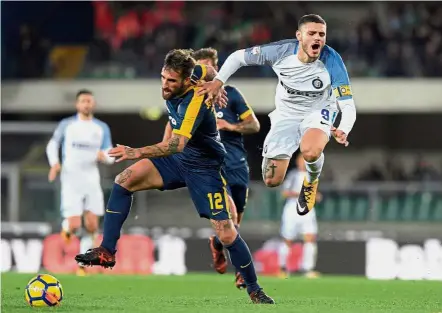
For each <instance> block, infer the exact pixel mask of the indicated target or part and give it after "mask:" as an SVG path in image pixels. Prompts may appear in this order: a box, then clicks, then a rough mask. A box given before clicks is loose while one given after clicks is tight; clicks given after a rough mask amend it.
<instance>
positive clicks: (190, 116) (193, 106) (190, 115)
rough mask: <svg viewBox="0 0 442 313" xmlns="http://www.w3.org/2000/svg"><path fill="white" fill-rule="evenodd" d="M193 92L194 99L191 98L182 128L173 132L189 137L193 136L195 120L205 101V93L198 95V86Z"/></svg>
mask: <svg viewBox="0 0 442 313" xmlns="http://www.w3.org/2000/svg"><path fill="white" fill-rule="evenodd" d="M193 92H194V93H193V96H192V100H190V103H189V105H188V107H187V109H186V114H184V119H183V122H182V123H181V126H180V128H179V129H174V130H173V133H175V134H178V135H182V136H185V137H187V138H189V139H190V138H192V130H193V126H194V125H195V121H196V119H197V118H198V114H199V112H200V109H201V105H202V104H203V101H204V95H201V96H198V95H197V88H195V89H194V91H193Z"/></svg>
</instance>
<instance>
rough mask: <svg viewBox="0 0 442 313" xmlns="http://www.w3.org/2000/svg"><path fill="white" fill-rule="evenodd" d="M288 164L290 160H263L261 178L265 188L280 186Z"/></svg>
mask: <svg viewBox="0 0 442 313" xmlns="http://www.w3.org/2000/svg"><path fill="white" fill-rule="evenodd" d="M289 162H290V159H269V158H264V159H263V162H262V178H263V180H264V183H265V184H266V186H267V187H277V186H279V185H281V184H282V182H283V181H284V178H285V174H286V172H287V168H288V165H289Z"/></svg>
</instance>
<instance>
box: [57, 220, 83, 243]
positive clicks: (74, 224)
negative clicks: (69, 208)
mask: <svg viewBox="0 0 442 313" xmlns="http://www.w3.org/2000/svg"><path fill="white" fill-rule="evenodd" d="M80 229H81V216H69V217H67V218H65V219H64V220H63V222H62V223H61V234H60V235H61V237H62V238H63V240H64V241H65V243H66V244H69V243H70V241H71V238H72V235H74V234H75V233H76V232H77V231H78V230H80Z"/></svg>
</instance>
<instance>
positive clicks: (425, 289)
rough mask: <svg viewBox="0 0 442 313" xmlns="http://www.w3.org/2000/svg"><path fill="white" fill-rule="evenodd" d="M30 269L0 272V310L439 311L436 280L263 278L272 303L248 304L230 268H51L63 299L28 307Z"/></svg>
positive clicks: (441, 300) (441, 302)
mask: <svg viewBox="0 0 442 313" xmlns="http://www.w3.org/2000/svg"><path fill="white" fill-rule="evenodd" d="M33 276H34V275H32V274H29V275H27V274H13V273H5V274H2V281H1V288H2V295H1V300H2V301H1V312H3V313H16V312H17V313H19V312H35V310H37V311H42V310H49V311H51V312H52V310H56V312H57V313H59V312H88V313H89V312H102V313H105V312H119V311H120V312H131V313H132V312H133V313H135V312H157V313H169V312H170V313H203V312H204V313H207V312H210V313H230V312H232V313H233V312H235V313H238V312H241V313H243V312H254V313H258V312H284V313H289V312H290V313H292V312H293V313H296V312H300V313H301V312H302V313H311V312H321V313H322V312H327V313H335V312H336V313H337V312H339V313H366V312H391V313H393V312H395V313H396V312H397V313H407V312H410V313H411V312H413V313H418V312H425V313H439V312H440V313H442V283H441V282H435V281H416V282H414V281H370V280H367V279H365V278H349V277H322V278H319V279H317V280H309V279H306V278H302V277H296V278H295V277H293V278H289V279H287V280H282V279H278V278H267V277H263V278H261V279H260V283H261V285H262V286H263V287H264V290H265V291H266V292H268V294H269V295H270V296H271V297H273V298H274V299H275V301H276V303H277V304H276V305H275V306H269V305H267V306H265V305H254V304H252V303H251V302H250V300H249V297H248V296H247V293H246V292H245V291H244V290H243V291H238V290H237V289H236V288H235V287H234V285H233V275H231V273H229V274H226V275H217V274H188V275H186V276H104V275H95V276H89V277H76V276H72V275H56V277H57V278H58V279H59V280H60V282H61V284H62V285H63V291H64V299H63V301H62V303H61V306H59V307H56V308H31V307H29V306H28V305H27V304H26V302H25V300H24V288H25V286H26V283H27V282H28V280H29V279H30V278H32V277H33ZM54 312H55V311H54Z"/></svg>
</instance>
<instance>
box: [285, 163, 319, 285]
mask: <svg viewBox="0 0 442 313" xmlns="http://www.w3.org/2000/svg"><path fill="white" fill-rule="evenodd" d="M305 175H306V169H305V162H304V159H303V157H302V155H301V154H298V156H297V157H296V168H294V169H292V170H290V171H289V172H288V174H287V177H286V179H285V181H284V184H283V190H282V196H283V197H284V198H285V199H286V202H285V205H284V211H283V213H282V218H281V237H282V239H283V240H284V242H283V243H281V245H280V248H279V266H280V275H279V276H280V277H282V278H286V277H288V275H289V271H288V270H287V257H288V255H289V252H290V249H291V247H292V245H293V240H294V239H296V237H297V236H298V235H302V236H303V241H304V245H303V252H302V260H301V266H300V270H299V271H300V272H301V273H304V274H305V276H306V277H308V278H315V277H318V273H317V272H315V271H314V268H315V265H316V253H317V245H316V234H317V233H318V223H317V221H316V213H315V210H312V211H311V212H310V214H307V215H304V216H301V215H299V214H298V213H297V211H296V206H297V202H296V200H297V199H298V196H299V192H300V191H301V188H302V182H303V180H304V177H305ZM321 199H322V195H321V194H320V193H319V192H318V193H317V194H316V202H319V201H321Z"/></svg>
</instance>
